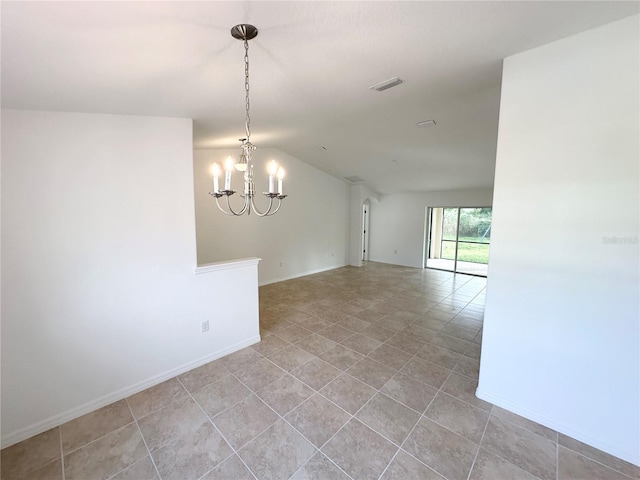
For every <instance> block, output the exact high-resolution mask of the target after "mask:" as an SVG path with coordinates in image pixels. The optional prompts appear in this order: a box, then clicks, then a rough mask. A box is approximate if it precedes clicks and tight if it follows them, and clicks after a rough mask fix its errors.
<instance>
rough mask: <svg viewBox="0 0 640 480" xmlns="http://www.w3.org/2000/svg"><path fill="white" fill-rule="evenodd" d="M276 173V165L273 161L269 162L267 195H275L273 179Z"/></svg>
mask: <svg viewBox="0 0 640 480" xmlns="http://www.w3.org/2000/svg"><path fill="white" fill-rule="evenodd" d="M277 171H278V164H277V163H276V161H275V160H271V162H270V163H269V193H275V191H276V189H275V182H274V179H275V175H276V172H277Z"/></svg>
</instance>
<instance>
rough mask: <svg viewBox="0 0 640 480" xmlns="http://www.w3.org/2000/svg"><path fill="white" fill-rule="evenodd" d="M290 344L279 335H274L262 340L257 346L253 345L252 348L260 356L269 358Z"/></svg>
mask: <svg viewBox="0 0 640 480" xmlns="http://www.w3.org/2000/svg"><path fill="white" fill-rule="evenodd" d="M288 345H289V342H287V341H285V340H283V339H282V338H280V337H279V336H278V335H277V334H275V333H273V334H271V335H269V336H268V337H266V338H263V339H262V340H260V342H258V343H256V344H255V345H251V348H252V349H253V350H255V351H256V352H258V353H259V354H260V355H264V356H265V357H268V356H269V355H272V354H274V353H276V352H279V351H280V350H282V349H283V348H286V347H287V346H288Z"/></svg>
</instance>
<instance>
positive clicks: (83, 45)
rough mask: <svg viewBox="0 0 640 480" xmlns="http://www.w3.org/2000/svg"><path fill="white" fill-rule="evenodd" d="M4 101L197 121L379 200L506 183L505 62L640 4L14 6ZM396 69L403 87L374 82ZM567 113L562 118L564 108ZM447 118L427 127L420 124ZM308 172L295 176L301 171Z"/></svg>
mask: <svg viewBox="0 0 640 480" xmlns="http://www.w3.org/2000/svg"><path fill="white" fill-rule="evenodd" d="M0 8H1V22H2V23H1V28H2V31H1V33H2V37H1V41H2V58H1V61H2V78H1V80H2V85H1V86H2V106H3V107H4V108H25V109H39V110H57V111H73V112H94V113H112V114H130V115H157V116H169V117H189V118H192V119H193V120H194V138H193V142H194V148H197V149H204V148H222V147H225V148H226V147H232V146H238V145H239V142H238V138H241V137H242V136H244V84H243V77H244V65H243V55H244V50H243V47H242V43H241V42H239V41H238V40H235V39H234V38H232V37H231V35H230V33H229V31H230V29H231V27H233V26H234V25H236V24H238V23H251V24H253V25H255V26H256V27H257V28H258V29H259V34H258V37H257V38H255V39H254V40H251V41H250V54H249V56H250V66H251V72H250V73H251V118H252V141H253V143H255V144H256V145H257V146H258V148H260V147H267V146H268V147H276V148H279V149H281V150H282V151H284V152H286V153H289V154H291V155H293V156H295V157H297V158H299V159H300V160H302V161H304V162H307V163H309V164H310V165H313V166H314V167H316V168H318V169H320V170H323V171H325V172H327V173H329V174H330V175H333V176H335V177H337V178H341V179H344V177H348V176H359V177H361V178H362V179H364V182H365V184H367V185H368V186H369V187H371V188H373V189H374V190H376V191H378V192H380V193H393V192H407V191H433V190H449V189H467V188H482V187H491V186H492V184H493V176H494V164H495V153H496V137H497V128H498V112H499V103H500V79H501V69H502V59H503V58H505V57H507V56H510V55H513V54H516V53H519V52H522V51H525V50H528V49H531V48H534V47H538V46H541V45H544V44H545V43H549V42H552V41H554V40H557V39H559V38H563V37H567V36H569V35H572V34H575V33H578V32H581V31H584V30H588V29H590V28H594V27H597V26H599V25H602V24H605V23H609V22H612V21H615V20H617V19H620V18H624V17H627V16H630V15H633V14H636V13H638V11H639V3H638V2H610V1H604V2H599V1H588V2H578V1H567V2H563V1H551V2H541V1H532V2H516V1H500V2H498V1H495V2H478V1H471V2H457V1H450V2H428V1H425V2H306V1H305V2H270V1H259V2H208V1H196V2H185V1H176V2H7V1H3V2H2V4H1V7H0ZM392 77H399V78H401V79H402V80H404V83H402V84H401V85H399V86H397V87H394V88H391V89H389V90H386V91H384V92H376V91H373V90H370V89H369V87H370V86H372V85H374V84H377V83H379V82H382V81H384V80H387V79H389V78H392ZM549 115H553V112H549ZM424 120H435V122H436V125H435V126H431V127H425V128H419V127H417V126H416V123H417V122H420V121H424ZM291 180H292V181H294V180H293V179H291Z"/></svg>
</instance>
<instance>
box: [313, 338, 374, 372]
mask: <svg viewBox="0 0 640 480" xmlns="http://www.w3.org/2000/svg"><path fill="white" fill-rule="evenodd" d="M349 338H351V337H349ZM365 338H366V337H365ZM374 341H375V340H374ZM318 357H319V358H321V359H322V360H324V361H325V362H327V363H328V364H330V365H333V366H334V367H336V368H339V369H340V370H347V369H348V368H349V367H351V366H352V365H354V364H355V363H356V362H359V361H360V360H362V359H363V358H364V355H362V354H361V353H358V352H356V351H354V350H352V349H351V348H347V347H345V346H344V345H342V344H336V346H334V347H333V348H331V349H329V350H327V351H326V352H324V353H322V354H321V355H318Z"/></svg>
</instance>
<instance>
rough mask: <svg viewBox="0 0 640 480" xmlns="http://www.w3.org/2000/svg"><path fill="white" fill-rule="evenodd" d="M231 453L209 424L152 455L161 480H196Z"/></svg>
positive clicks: (190, 432)
mask: <svg viewBox="0 0 640 480" xmlns="http://www.w3.org/2000/svg"><path fill="white" fill-rule="evenodd" d="M232 453H233V451H232V450H231V448H230V447H229V445H227V442H225V440H224V439H223V438H222V436H221V435H220V434H219V433H218V431H217V430H216V429H215V428H214V426H213V425H211V423H209V422H206V423H203V424H202V425H200V426H199V427H198V428H197V429H195V430H192V431H189V432H187V433H185V434H184V435H183V436H181V437H179V438H177V439H176V440H174V441H173V442H171V443H170V444H168V445H165V446H164V447H162V448H160V449H158V450H156V451H155V452H153V453H152V455H153V460H154V461H155V463H156V466H157V467H158V472H160V476H161V477H162V480H197V479H198V478H200V477H201V476H202V475H204V474H205V473H207V472H208V471H209V470H211V469H212V468H213V467H215V466H216V465H217V464H218V463H220V462H221V461H222V460H224V459H225V458H227V457H228V456H229V455H231V454H232Z"/></svg>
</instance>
